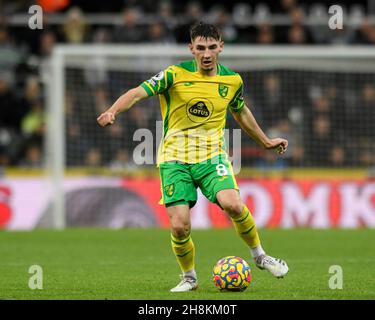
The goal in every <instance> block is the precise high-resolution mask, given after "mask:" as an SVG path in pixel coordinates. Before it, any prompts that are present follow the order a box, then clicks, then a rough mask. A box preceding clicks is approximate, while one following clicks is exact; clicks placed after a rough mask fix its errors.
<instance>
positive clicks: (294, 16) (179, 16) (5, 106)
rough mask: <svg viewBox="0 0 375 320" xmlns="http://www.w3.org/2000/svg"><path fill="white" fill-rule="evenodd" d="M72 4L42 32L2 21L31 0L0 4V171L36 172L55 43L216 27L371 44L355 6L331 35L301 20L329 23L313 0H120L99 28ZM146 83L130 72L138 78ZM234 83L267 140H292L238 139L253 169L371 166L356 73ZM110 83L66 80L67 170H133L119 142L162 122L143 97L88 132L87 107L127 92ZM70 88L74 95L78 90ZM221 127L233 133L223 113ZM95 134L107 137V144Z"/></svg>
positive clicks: (278, 75) (370, 89)
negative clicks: (271, 140) (46, 72)
mask: <svg viewBox="0 0 375 320" xmlns="http://www.w3.org/2000/svg"><path fill="white" fill-rule="evenodd" d="M72 2H73V3H74V1H72ZM76 2H77V4H78V5H77V6H71V7H69V8H66V10H64V11H63V14H64V15H65V17H66V18H65V19H64V21H63V22H61V23H51V22H50V21H49V19H48V16H45V17H44V21H43V30H31V29H29V28H27V27H26V26H20V25H19V24H12V23H10V22H9V20H10V19H8V18H7V17H9V14H17V13H20V12H22V10H23V9H24V8H25V6H26V5H28V4H29V3H28V1H20V3H21V4H22V5H23V6H24V7H22V6H17V1H15V2H13V1H12V2H9V4H8V5H7V4H5V5H3V7H2V8H1V7H0V9H2V10H3V14H4V12H5V13H6V14H7V15H8V16H6V15H5V14H4V15H3V16H2V18H1V17H0V105H1V108H2V111H3V112H2V115H1V117H0V166H26V167H40V166H42V165H43V162H44V158H45V157H44V152H43V150H44V149H43V147H44V142H45V123H46V110H45V88H44V86H43V82H42V79H41V66H42V65H43V62H44V61H46V60H47V59H48V58H49V57H50V55H51V52H52V49H53V47H54V46H55V44H56V43H73V44H77V43H119V44H127V43H162V44H175V43H186V42H187V41H189V37H188V36H189V33H188V30H189V27H190V25H191V24H192V23H194V22H195V21H199V20H203V21H207V22H210V23H214V24H216V25H218V26H219V27H220V29H221V31H222V34H223V38H224V41H225V42H226V43H234V44H236V43H239V44H240V43H242V44H257V45H272V44H284V45H306V44H308V45H313V44H332V45H335V44H341V45H357V44H362V45H373V44H375V25H373V24H372V23H371V21H370V20H368V19H367V18H366V17H367V15H368V12H367V9H366V7H365V6H364V5H363V3H362V2H361V1H357V2H356V1H353V3H352V4H351V5H350V6H346V7H345V6H344V8H343V9H344V13H345V16H344V19H346V20H344V23H345V22H348V23H346V24H344V26H345V27H344V29H342V30H336V31H333V30H331V29H329V28H328V27H327V22H325V23H323V24H319V23H307V21H328V19H329V15H328V6H326V5H324V4H318V3H316V2H306V1H305V2H303V1H298V0H280V1H262V2H260V1H259V2H258V1H254V3H253V2H252V5H249V4H247V3H246V2H237V1H230V2H229V1H222V2H221V1H215V2H213V1H189V2H186V3H183V2H181V3H179V4H176V3H174V2H172V1H148V0H145V1H132V0H130V1H120V2H119V1H117V2H114V3H116V4H117V5H119V6H120V5H121V7H120V8H121V13H120V14H119V17H120V18H119V20H116V21H114V22H113V23H108V24H105V23H104V24H103V23H98V24H95V23H89V22H88V20H87V10H86V8H85V6H88V4H87V2H86V4H84V5H81V6H80V5H79V4H83V3H84V1H81V2H80V1H76ZM99 3H100V4H99ZM91 4H92V7H93V8H95V4H97V5H98V8H100V10H104V12H107V11H110V10H111V9H110V8H109V9H108V10H106V9H105V4H103V1H100V2H98V1H92V3H91ZM108 6H109V7H110V4H108ZM112 9H113V7H112ZM116 9H117V8H116ZM93 12H95V10H93ZM117 13H119V12H117ZM249 17H251V18H250V19H249ZM275 17H282V18H283V19H280V20H277V19H275ZM314 19H315V20H314ZM319 19H320V20H319ZM349 22H350V23H349ZM68 76H69V75H68ZM149 76H150V75H148V74H144V75H136V76H134V77H136V79H139V81H141V80H142V79H143V80H144V79H147V78H148V77H149ZM243 76H244V80H245V84H247V83H248V84H251V85H249V87H248V88H246V90H245V91H246V92H248V96H247V97H246V98H247V101H248V104H249V105H251V106H252V107H253V110H254V113H255V114H256V117H257V119H258V120H259V122H260V124H261V125H262V127H263V128H264V129H265V130H266V131H267V132H268V133H269V134H280V135H283V136H286V137H289V139H290V142H291V145H290V152H288V154H287V155H286V156H285V157H282V158H276V157H275V156H274V154H273V153H269V152H266V153H263V152H262V151H261V150H260V149H259V148H255V147H254V145H253V144H251V143H249V139H247V138H245V137H243V150H242V153H243V155H242V162H243V164H245V165H252V166H257V167H259V168H268V167H272V168H283V167H287V166H332V167H341V166H368V165H374V164H375V159H374V154H375V152H374V150H373V148H374V147H373V141H372V140H373V137H374V133H375V132H374V130H375V129H374V128H375V127H374V126H373V123H374V120H375V119H374V118H375V112H374V110H375V78H374V77H371V76H367V77H364V78H361V77H358V75H355V74H353V75H348V77H349V78H350V77H352V78H350V79H349V80H346V81H345V82H342V83H340V80H339V78H338V77H335V76H332V77H330V78H329V79H328V80H327V81H326V82H325V83H324V85H319V84H317V83H316V82H319V81H318V80H317V81H316V82H314V81H313V79H314V76H315V74H314V72H311V73H309V72H298V71H287V70H286V71H283V72H278V71H274V72H264V71H263V72H260V71H256V72H251V73H249V74H245V75H243ZM81 78H82V79H83V80H82V81H81V83H77V80H76V79H81ZM86 78H87V77H86ZM123 78H126V77H125V75H123ZM109 79H110V82H109V83H106V84H104V85H103V84H101V85H100V86H95V87H93V86H92V85H91V84H90V83H86V82H87V80H85V77H83V76H82V75H79V74H78V75H77V74H74V76H73V75H72V80H71V81H72V83H74V88H71V90H70V88H69V86H68V88H67V92H66V128H67V142H68V143H67V154H68V155H70V154H72V155H75V154H76V155H77V156H72V157H69V156H68V158H67V162H68V165H71V166H102V165H110V166H111V167H114V168H119V167H133V166H134V164H133V163H132V150H133V149H134V147H135V146H136V144H135V143H134V142H129V141H130V140H131V139H130V138H128V137H129V136H132V134H133V132H134V130H136V129H137V128H150V129H155V121H156V120H160V114H158V110H155V108H148V106H149V104H151V103H152V102H146V103H144V104H143V105H142V106H140V107H139V108H133V109H132V110H131V111H130V112H129V115H128V116H127V117H122V120H121V121H120V122H119V124H118V125H115V126H113V127H111V128H110V129H109V130H107V131H106V132H105V133H103V131H99V130H98V128H96V127H95V123H94V122H90V123H87V126H88V127H90V126H92V125H93V126H94V127H92V128H91V127H90V130H87V128H86V123H85V121H87V120H84V119H87V108H88V107H87V106H88V105H91V106H95V108H92V117H93V118H95V115H96V114H98V113H99V112H100V111H103V110H104V109H105V108H107V107H108V106H109V105H110V104H111V103H112V102H113V101H114V99H116V98H117V96H118V95H119V94H121V90H124V89H125V88H126V87H127V86H128V85H129V84H128V83H125V82H121V81H123V80H121V79H122V76H121V75H120V76H119V75H118V74H117V75H116V74H112V75H111V76H110V77H109ZM290 79H294V80H293V81H291V80H290ZM306 79H308V80H309V82H307V81H306ZM74 81H76V82H74ZM134 84H136V83H134ZM353 84H354V85H353ZM79 86H82V88H80V89H77V87H79ZM296 86H299V87H298V88H296ZM253 88H256V90H255V89H253ZM348 92H350V95H348V94H347V93H348ZM153 103H155V102H153ZM359 107H360V108H359ZM85 108H86V109H85ZM150 110H152V111H150ZM80 116H81V119H80ZM93 118H90V121H91V120H92V119H93ZM82 126H83V127H82ZM228 126H229V127H236V125H235V124H234V123H233V122H232V120H231V117H230V116H229V117H228ZM88 133H89V134H88ZM103 134H104V135H107V136H108V139H109V140H107V139H104V138H103ZM243 136H244V134H243ZM105 141H111V146H109V147H108V146H107V145H102V144H103V142H105ZM104 144H105V143H104ZM108 148H109V149H108Z"/></svg>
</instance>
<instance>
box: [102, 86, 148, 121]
mask: <svg viewBox="0 0 375 320" xmlns="http://www.w3.org/2000/svg"><path fill="white" fill-rule="evenodd" d="M148 96H149V95H148V94H147V92H146V90H145V89H144V88H143V87H141V86H138V87H136V88H133V89H130V90H129V91H127V92H126V93H124V94H123V95H122V96H120V97H119V98H118V99H117V100H116V102H115V103H114V104H113V105H112V106H111V107H110V108H109V109H108V110H107V111H105V112H103V113H102V114H101V115H100V116H99V117H98V118H97V119H96V120H97V121H98V123H99V125H100V126H102V127H105V126H107V125H110V124H113V123H114V122H115V120H116V116H117V115H118V114H119V113H121V112H124V111H127V110H129V109H130V108H131V107H132V106H133V105H134V104H136V103H137V102H139V101H141V100H143V99H145V98H147V97H148Z"/></svg>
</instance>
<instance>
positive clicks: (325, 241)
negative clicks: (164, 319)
mask: <svg viewBox="0 0 375 320" xmlns="http://www.w3.org/2000/svg"><path fill="white" fill-rule="evenodd" d="M260 234H261V238H262V240H263V246H264V248H266V249H267V250H268V252H269V253H270V254H272V255H274V256H276V257H281V258H283V259H285V260H286V261H287V262H288V264H289V267H290V272H289V274H288V275H287V277H285V278H284V279H275V278H273V277H272V276H271V275H270V274H268V273H267V272H266V271H261V270H258V269H257V268H256V267H255V266H254V263H253V261H252V259H250V255H249V253H248V250H247V248H246V247H245V245H244V244H243V243H242V240H240V239H239V238H238V237H237V236H236V233H235V232H234V230H233V229H226V230H194V231H193V240H194V242H195V246H196V252H197V257H196V269H197V273H198V276H199V281H200V288H199V289H198V290H197V291H194V292H188V293H180V294H172V293H170V292H169V289H170V288H171V287H173V286H174V285H175V284H176V283H177V282H178V281H179V277H178V274H179V269H178V267H177V263H176V261H175V258H174V256H173V254H172V251H171V248H170V243H169V232H168V230H159V229H151V230H139V229H124V230H104V229H69V230H65V231H48V230H37V231H31V232H7V231H2V232H0V299H140V300H143V299H167V300H169V299H173V300H175V299H185V300H190V299H191V300H193V299H220V300H231V299H246V300H254V299H375V276H374V265H375V230H367V229H362V230H261V231H260ZM226 255H238V256H241V257H243V258H246V260H247V261H248V262H249V263H250V267H251V269H252V274H253V281H252V283H251V285H250V287H249V288H248V289H247V290H246V291H244V292H240V293H234V292H219V291H218V290H217V289H216V288H215V287H214V284H213V282H212V277H211V271H212V266H213V264H214V263H215V262H216V261H217V260H218V259H219V258H221V257H223V256H226ZM34 264H37V265H40V266H41V267H42V268H43V276H44V277H43V290H30V289H29V288H28V281H29V277H30V276H31V274H29V273H28V269H29V267H30V266H31V265H34ZM331 265H340V266H341V267H342V269H343V279H344V281H343V289H342V290H331V289H329V286H328V281H329V277H330V276H332V274H329V272H328V270H329V267H330V266H331Z"/></svg>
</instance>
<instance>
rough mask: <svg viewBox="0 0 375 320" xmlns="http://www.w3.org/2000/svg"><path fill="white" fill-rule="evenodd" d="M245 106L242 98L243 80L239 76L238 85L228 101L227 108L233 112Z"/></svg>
mask: <svg viewBox="0 0 375 320" xmlns="http://www.w3.org/2000/svg"><path fill="white" fill-rule="evenodd" d="M244 106H245V102H244V99H243V81H242V79H241V77H240V83H239V87H238V89H237V91H236V93H235V94H234V96H233V99H232V100H231V101H230V102H229V108H230V110H231V111H233V112H240V111H241V110H242V109H243V107H244Z"/></svg>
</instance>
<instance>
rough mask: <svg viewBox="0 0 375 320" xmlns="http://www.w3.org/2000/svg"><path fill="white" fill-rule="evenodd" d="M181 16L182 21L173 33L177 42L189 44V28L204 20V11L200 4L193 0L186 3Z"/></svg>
mask: <svg viewBox="0 0 375 320" xmlns="http://www.w3.org/2000/svg"><path fill="white" fill-rule="evenodd" d="M183 16H184V17H185V19H184V21H182V22H181V23H180V24H179V25H178V26H177V27H176V28H175V30H174V32H175V35H176V39H177V42H180V43H188V42H190V34H189V31H190V26H191V25H193V24H194V23H196V22H198V21H201V20H204V11H203V7H202V4H201V2H199V1H194V0H193V1H189V2H187V3H186V6H185V12H184V14H183Z"/></svg>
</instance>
